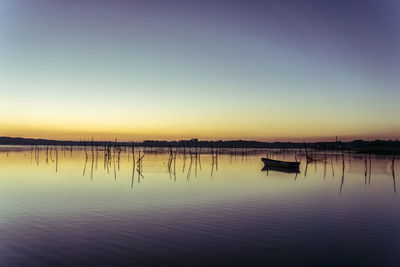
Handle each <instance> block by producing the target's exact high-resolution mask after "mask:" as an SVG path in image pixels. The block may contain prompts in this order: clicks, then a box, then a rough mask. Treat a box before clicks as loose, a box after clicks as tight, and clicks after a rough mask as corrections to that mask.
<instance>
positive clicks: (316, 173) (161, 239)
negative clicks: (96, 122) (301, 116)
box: [0, 147, 400, 266]
mask: <svg viewBox="0 0 400 267" xmlns="http://www.w3.org/2000/svg"><path fill="white" fill-rule="evenodd" d="M192 152H193V153H192V155H190V154H189V153H186V154H183V153H177V155H176V156H175V155H172V158H171V155H170V154H169V152H168V151H166V152H165V153H155V151H154V149H153V150H151V151H143V149H141V150H140V157H142V156H143V155H144V157H143V158H142V160H141V162H139V163H138V158H139V150H138V149H136V150H135V153H134V156H135V161H133V159H132V158H133V155H132V152H131V150H130V149H128V150H126V151H125V150H122V151H121V153H120V154H119V153H118V152H116V153H111V155H109V156H108V157H106V158H105V157H104V151H103V150H100V151H97V150H96V149H94V150H91V149H90V148H88V149H87V151H86V152H85V151H84V150H83V149H82V148H81V149H80V150H77V149H75V148H74V149H72V150H70V149H69V148H62V147H54V148H53V147H52V148H49V149H47V148H46V147H42V148H40V149H39V150H37V148H31V147H1V148H0V173H1V174H0V265H1V266H44V265H48V266H62V265H64V266H69V265H73V266H82V265H86V266H87V265H96V266H99V265H108V266H110V265H130V266H146V265H154V264H159V265H161V264H162V265H175V266H176V265H185V266H205V265H227V266H233V265H236V266H266V265H267V264H273V265H296V266H299V265H310V264H314V265H320V266H321V265H338V266H339V265H340V266H343V265H353V266H354V265H357V266H366V265H380V266H382V265H385V266H398V262H399V260H400V256H399V255H398V251H399V249H400V227H399V226H398V223H399V219H400V208H399V207H400V206H399V204H400V203H399V197H398V196H397V194H396V191H397V186H398V181H397V180H396V175H398V174H399V171H398V170H400V164H398V162H395V164H394V166H393V167H394V168H393V169H392V162H391V161H392V159H391V158H389V157H379V156H371V158H370V157H369V156H364V155H354V154H346V155H345V156H344V158H342V155H341V154H336V153H333V152H326V153H323V152H322V153H320V154H318V155H317V157H318V158H319V159H320V161H317V162H312V163H310V164H308V165H307V164H306V162H305V157H304V155H303V154H302V153H301V152H299V151H292V152H279V151H273V152H272V154H271V153H270V155H269V156H270V157H271V158H274V159H281V160H295V158H296V159H298V160H300V161H301V165H300V173H298V174H294V173H282V172H274V171H269V172H265V171H261V169H262V168H263V163H262V162H261V160H260V158H261V156H265V155H266V154H267V152H265V151H262V152H260V153H242V152H243V151H236V153H233V151H231V152H232V153H230V154H225V153H222V154H219V155H215V154H213V155H211V153H209V152H206V151H201V154H200V155H198V154H197V157H196V153H195V152H194V151H192Z"/></svg>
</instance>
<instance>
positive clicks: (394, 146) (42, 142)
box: [0, 136, 400, 154]
mask: <svg viewBox="0 0 400 267" xmlns="http://www.w3.org/2000/svg"><path fill="white" fill-rule="evenodd" d="M0 145H25V146H46V145H47V146H55V145H57V146H107V145H114V146H132V145H134V146H142V147H214V148H280V149H302V148H311V149H318V150H346V151H347V150H351V151H354V152H357V153H374V154H399V153H400V141H399V140H374V141H365V140H354V141H350V142H341V141H333V142H307V143H304V142H303V143H300V142H260V141H247V140H227V141H223V140H218V141H200V140H198V139H197V138H193V139H190V140H180V141H159V140H145V141H143V142H119V141H117V140H115V141H91V140H82V141H61V140H48V139H33V138H21V137H6V136H3V137H0Z"/></svg>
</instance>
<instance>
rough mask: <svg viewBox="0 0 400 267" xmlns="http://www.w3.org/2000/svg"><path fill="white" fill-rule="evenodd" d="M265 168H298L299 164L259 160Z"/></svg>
mask: <svg viewBox="0 0 400 267" xmlns="http://www.w3.org/2000/svg"><path fill="white" fill-rule="evenodd" d="M261 160H262V161H263V162H264V164H265V166H266V167H279V168H299V165H300V162H296V161H281V160H273V159H267V158H261Z"/></svg>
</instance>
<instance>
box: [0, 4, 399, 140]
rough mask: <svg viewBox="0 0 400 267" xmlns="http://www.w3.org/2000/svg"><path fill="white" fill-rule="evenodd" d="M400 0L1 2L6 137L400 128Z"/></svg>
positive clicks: (320, 136) (232, 135)
mask: <svg viewBox="0 0 400 267" xmlns="http://www.w3.org/2000/svg"><path fill="white" fill-rule="evenodd" d="M399 70H400V1H396V0H383V1H375V0H364V1H361V0H359V1H355V0H347V1H345V0H336V1H324V0H301V1H299V0H269V1H268V0H266V1H258V0H254V1H244V0H243V1H235V0H230V1H228V0H221V1H220V0H214V1H208V0H203V1H190V0H185V1H183V0H182V1H178V0H169V1H161V0H160V1H152V0H143V1H122V0H116V1H103V0H99V1H88V0H87V1H86V0H83V1H61V0H56V1H54V0H52V1H50V0H26V1H24V0H2V1H0V114H1V115H0V136H21V137H33V138H50V139H62V140H81V139H91V138H94V139H95V140H113V139H115V138H118V139H119V140H126V141H129V140H134V141H140V140H145V139H163V140H164V139H165V140H179V139H187V138H194V137H196V138H199V139H201V140H219V139H224V140H228V139H229V140H232V139H249V140H250V139H251V140H260V141H302V140H309V141H312V140H315V141H317V140H334V139H335V137H336V136H338V137H339V138H341V139H342V140H352V139H378V138H379V139H396V138H398V137H399V136H400V119H399V117H400V105H399V99H400V88H399V84H400V83H399V82H400V75H399Z"/></svg>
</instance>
